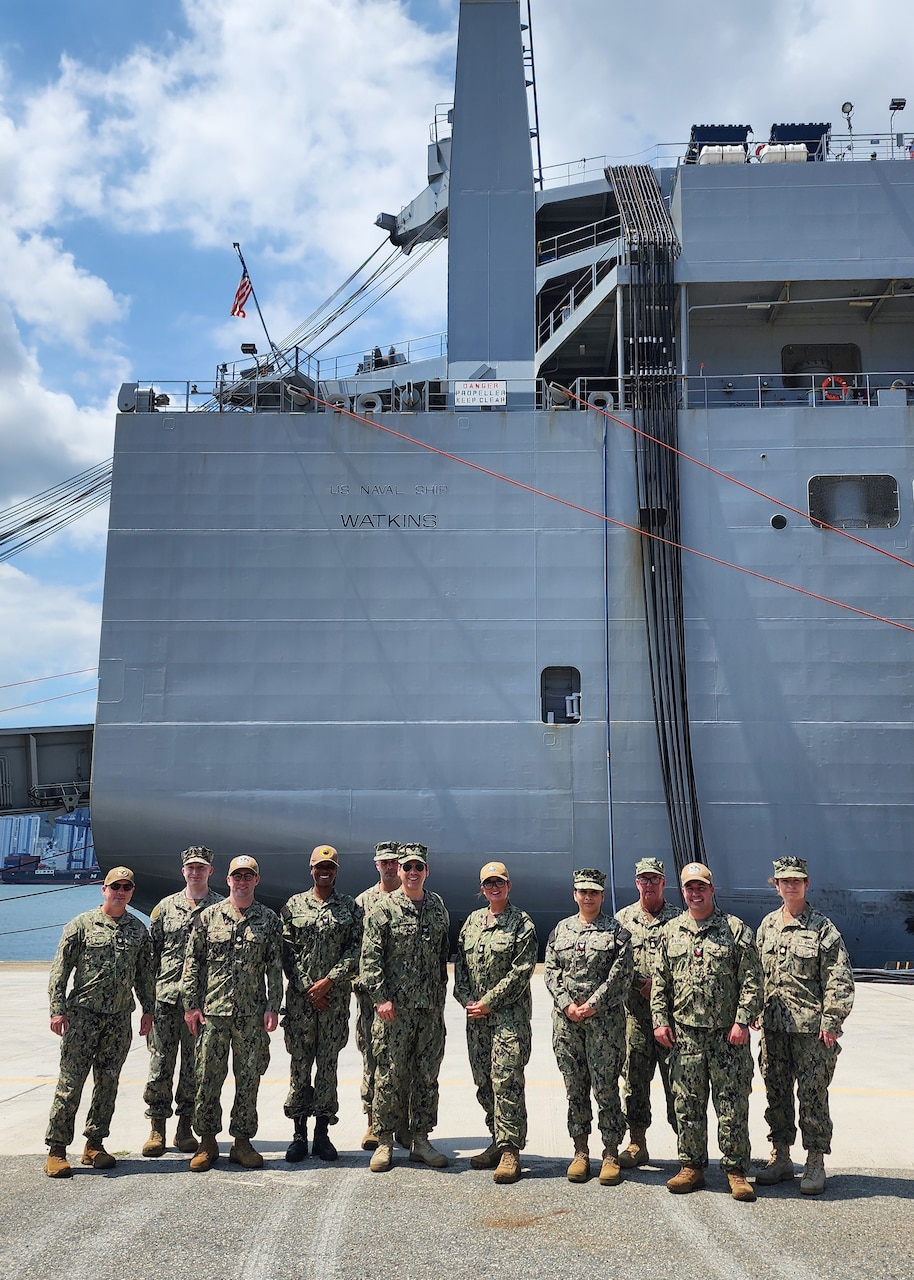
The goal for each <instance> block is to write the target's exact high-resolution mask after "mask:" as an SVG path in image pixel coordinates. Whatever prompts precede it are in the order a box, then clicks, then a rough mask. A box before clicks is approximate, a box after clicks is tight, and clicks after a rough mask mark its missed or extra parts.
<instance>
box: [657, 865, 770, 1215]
mask: <svg viewBox="0 0 914 1280" xmlns="http://www.w3.org/2000/svg"><path fill="white" fill-rule="evenodd" d="M682 885H683V891H684V894H685V900H686V910H685V911H684V912H683V913H682V915H680V916H677V917H676V919H675V920H671V921H670V922H669V923H668V924H666V925H664V928H663V940H662V942H661V945H660V948H659V950H658V953H657V964H656V967H655V970H654V981H653V985H652V988H651V1015H652V1017H653V1019H654V1035H655V1036H656V1038H657V1041H658V1043H659V1044H660V1045H661V1046H662V1047H663V1048H666V1049H672V1050H673V1052H672V1053H671V1054H670V1079H671V1081H672V1085H673V1098H674V1101H675V1105H676V1122H677V1128H678V1131H679V1159H680V1161H681V1163H682V1168H681V1169H680V1171H679V1173H677V1174H676V1175H675V1177H673V1178H670V1180H669V1182H667V1184H666V1185H667V1187H668V1188H669V1190H670V1191H672V1192H675V1193H680V1194H681V1193H684V1192H689V1191H696V1190H697V1189H698V1188H699V1187H703V1186H704V1185H705V1179H704V1169H705V1166H706V1165H707V1163H708V1088H709V1086H710V1090H711V1097H712V1100H713V1102H714V1109H715V1111H716V1112H717V1121H718V1126H717V1127H718V1144H719V1146H720V1150H721V1153H722V1157H723V1158H722V1159H721V1162H720V1163H721V1168H722V1169H723V1170H724V1172H725V1173H726V1175H727V1180H728V1182H729V1184H730V1192H731V1194H732V1196H733V1198H734V1200H744V1201H749V1200H754V1199H755V1192H754V1190H753V1189H752V1187H751V1186H750V1184H749V1183H748V1181H747V1180H746V1172H747V1170H748V1169H749V1093H750V1091H751V1089H752V1055H751V1052H750V1050H749V1024H750V1022H753V1021H754V1020H755V1018H756V1017H757V1016H758V1012H759V1009H760V1008H761V994H762V991H761V988H762V971H761V966H760V964H759V958H758V952H757V951H756V948H755V939H754V938H753V936H752V931H751V929H749V928H748V927H747V926H746V925H745V924H743V922H742V920H738V919H737V918H736V916H728V915H724V913H723V912H722V911H720V910H718V908H717V907H716V906H715V904H714V884H713V881H712V878H711V872H710V871H709V870H708V868H707V867H706V866H704V865H703V864H702V863H700V862H690V863H688V864H687V865H686V866H685V867H684V868H683V871H682Z"/></svg>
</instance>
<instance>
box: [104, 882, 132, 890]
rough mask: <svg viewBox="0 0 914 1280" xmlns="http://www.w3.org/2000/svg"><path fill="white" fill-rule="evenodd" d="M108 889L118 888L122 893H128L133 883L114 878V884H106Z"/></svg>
mask: <svg viewBox="0 0 914 1280" xmlns="http://www.w3.org/2000/svg"><path fill="white" fill-rule="evenodd" d="M108 888H109V889H120V890H121V892H122V893H130V891H131V890H132V889H133V888H134V885H132V884H131V883H130V881H129V880H116V881H115V882H114V884H109V885H108Z"/></svg>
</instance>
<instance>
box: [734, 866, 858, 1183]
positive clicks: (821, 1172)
mask: <svg viewBox="0 0 914 1280" xmlns="http://www.w3.org/2000/svg"><path fill="white" fill-rule="evenodd" d="M774 885H775V888H776V889H777V891H778V894H779V896H780V898H781V900H782V906H781V907H780V908H779V909H778V910H777V911H772V912H771V914H770V915H767V916H766V917H765V919H764V920H763V921H762V923H761V925H760V926H759V931H758V937H757V942H758V949H759V954H760V955H761V958H762V972H763V974H764V980H765V985H764V1006H763V1009H762V1015H761V1017H760V1019H759V1022H760V1024H761V1028H762V1047H761V1053H760V1055H759V1066H760V1067H761V1071H762V1078H763V1079H764V1081H765V1091H766V1093H767V1095H768V1106H767V1108H766V1111H765V1119H766V1120H767V1122H768V1128H769V1138H770V1140H771V1144H772V1150H771V1158H770V1159H769V1161H768V1164H767V1166H766V1167H765V1168H764V1169H762V1170H761V1171H760V1172H759V1173H758V1175H757V1176H756V1179H755V1180H756V1182H759V1183H761V1184H762V1185H764V1186H770V1185H771V1184H772V1183H775V1182H783V1181H786V1180H787V1179H789V1178H793V1176H794V1169H793V1160H792V1158H791V1155H790V1148H791V1146H792V1144H793V1142H794V1141H795V1139H796V1136H797V1126H796V1111H795V1109H794V1099H793V1090H794V1085H796V1090H797V1102H798V1104H799V1110H800V1132H801V1134H802V1137H803V1146H804V1148H805V1149H806V1169H805V1171H804V1173H803V1179H802V1181H801V1183H800V1190H801V1191H802V1192H803V1194H804V1195H811V1196H814V1195H819V1194H821V1192H823V1191H824V1190H825V1186H826V1178H825V1156H826V1155H828V1153H829V1152H830V1151H831V1135H832V1123H831V1116H830V1114H829V1110H828V1086H829V1085H830V1084H831V1079H832V1076H833V1075H834V1072H835V1065H836V1063H837V1061H838V1054H839V1053H840V1052H841V1047H840V1045H839V1044H838V1037H839V1036H840V1035H841V1028H842V1026H843V1025H844V1020H845V1018H846V1017H847V1015H848V1014H849V1013H850V1011H851V1009H852V1008H853V1004H854V975H853V972H852V971H851V962H850V958H849V957H848V954H847V949H846V948H845V946H844V942H843V940H842V938H841V935H840V933H839V932H838V930H837V929H836V928H835V926H834V925H833V924H832V922H831V921H830V920H829V919H828V918H827V917H826V916H823V915H822V914H821V913H820V912H818V911H816V909H815V908H814V907H811V906H810V905H809V903H808V902H807V901H806V891H807V889H808V887H809V874H808V871H807V867H806V862H805V860H804V859H803V858H796V857H785V858H778V860H777V861H776V862H775V864H774Z"/></svg>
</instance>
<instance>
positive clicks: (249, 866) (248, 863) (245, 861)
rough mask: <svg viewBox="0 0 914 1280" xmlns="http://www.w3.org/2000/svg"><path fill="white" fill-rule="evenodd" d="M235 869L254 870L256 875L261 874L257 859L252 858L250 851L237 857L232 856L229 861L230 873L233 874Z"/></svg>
mask: <svg viewBox="0 0 914 1280" xmlns="http://www.w3.org/2000/svg"><path fill="white" fill-rule="evenodd" d="M233 871H253V872H254V875H255V876H259V875H260V867H258V865H257V859H256V858H252V857H251V855H250V854H249V853H242V854H240V855H239V856H238V857H237V858H232V860H231V862H230V863H229V869H228V873H229V875H231V874H232V872H233Z"/></svg>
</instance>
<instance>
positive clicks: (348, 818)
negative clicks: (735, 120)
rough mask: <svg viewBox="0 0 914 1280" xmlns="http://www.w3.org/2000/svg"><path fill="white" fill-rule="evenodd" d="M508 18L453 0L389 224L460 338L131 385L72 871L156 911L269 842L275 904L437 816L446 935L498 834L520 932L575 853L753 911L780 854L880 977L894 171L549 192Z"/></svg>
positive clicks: (757, 156)
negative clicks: (704, 868) (313, 877)
mask: <svg viewBox="0 0 914 1280" xmlns="http://www.w3.org/2000/svg"><path fill="white" fill-rule="evenodd" d="M520 17H521V15H520V12H519V6H518V3H517V0H463V3H462V4H461V7H460V34H459V43H458V58H457V81H456V94H455V103H454V107H453V112H452V113H451V120H452V126H453V127H452V134H451V136H446V134H447V129H446V128H445V127H440V128H438V129H437V130H436V133H435V136H434V137H433V139H432V143H431V146H430V148H429V171H428V178H429V185H428V188H427V189H426V191H424V192H423V193H422V194H421V195H420V196H419V197H417V199H416V200H414V201H413V202H412V203H411V204H409V205H407V206H406V207H405V208H404V210H402V211H401V213H400V214H398V215H390V214H382V215H381V216H380V218H379V224H380V225H381V226H382V227H383V228H384V229H385V230H386V231H387V232H388V233H389V236H390V239H391V241H392V242H393V244H394V245H396V246H399V248H400V249H401V250H402V252H403V253H407V254H412V253H415V252H416V250H417V248H418V247H420V246H422V245H425V244H428V243H430V242H432V241H434V240H435V239H437V238H441V237H443V236H445V235H446V236H447V240H448V253H449V262H448V290H449V296H448V337H447V344H446V346H445V345H444V343H442V344H441V345H440V347H439V348H438V349H435V348H434V346H432V345H430V344H427V343H426V344H420V345H419V346H418V347H417V348H416V350H413V349H410V348H406V349H403V348H399V349H398V348H388V347H387V346H386V345H385V346H384V347H382V346H380V345H379V346H378V347H376V348H375V349H374V350H372V351H370V352H368V353H366V354H365V355H363V356H362V357H361V358H360V359H359V360H358V361H357V362H352V364H351V366H349V367H346V366H345V365H341V364H340V362H339V361H330V360H323V359H321V360H315V359H313V358H312V357H311V356H309V355H308V353H307V351H304V350H301V349H299V348H297V347H296V348H294V349H285V350H281V351H279V350H277V351H274V352H273V353H272V354H271V355H270V356H269V357H268V358H267V359H265V360H262V361H259V362H258V361H255V363H254V365H253V366H252V367H250V368H247V369H245V370H240V369H229V368H228V367H227V366H226V367H224V368H223V370H222V371H221V373H220V376H219V378H218V379H217V381H216V383H215V385H214V386H213V387H212V388H211V389H210V394H209V395H208V398H207V400H206V401H205V403H202V402H201V400H200V399H197V400H195V399H194V395H193V393H192V384H190V383H185V384H180V385H175V384H171V385H168V384H166V383H160V382H157V381H156V382H154V383H152V384H147V383H144V384H132V385H130V386H128V387H126V388H125V389H124V390H123V391H122V409H123V410H124V411H123V412H122V413H121V414H120V416H119V418H118V426H117V437H116V447H115V462H114V477H113V493H112V506H111V521H110V532H109V545H108V560H107V576H106V588H105V604H104V618H103V629H102V652H101V663H100V667H101V684H100V695H99V707H98V719H97V729H96V739H95V758H94V765H93V794H92V813H93V828H94V834H95V840H96V846H97V848H98V851H99V854H100V857H101V859H102V861H103V863H104V861H105V860H106V859H107V860H108V861H110V860H111V859H114V858H116V859H119V860H123V858H124V857H126V856H127V853H126V850H127V848H128V845H129V859H128V860H132V861H131V865H134V866H135V868H136V869H137V871H138V877H139V880H140V882H141V884H142V886H143V887H144V889H145V891H146V896H147V897H148V898H149V899H150V900H153V899H155V898H156V897H158V896H161V894H162V893H164V892H166V891H167V886H168V885H170V884H171V883H172V881H173V879H174V866H175V858H176V854H177V851H179V850H180V849H181V848H183V847H185V846H186V845H187V844H188V843H190V842H192V841H196V840H200V841H203V842H205V843H206V844H208V845H210V846H211V847H213V848H214V849H215V850H216V851H217V853H218V855H219V856H220V858H223V859H225V860H227V859H228V858H229V857H230V856H232V855H234V854H236V853H241V852H248V853H254V854H255V855H256V856H257V857H258V858H259V859H261V866H262V870H263V884H262V886H261V891H262V892H263V896H264V897H265V898H266V900H267V901H271V902H273V903H274V904H275V903H277V902H280V901H282V900H284V899H285V898H286V897H287V896H289V894H290V893H292V892H293V891H296V890H299V889H300V888H302V887H303V886H304V884H305V883H306V881H307V859H306V856H305V855H306V853H307V852H308V851H309V850H310V848H311V846H312V845H313V844H315V843H317V842H318V841H328V842H331V843H333V844H334V845H336V846H337V847H338V848H340V849H341V851H342V852H343V854H344V857H343V868H344V871H343V873H342V874H343V876H344V880H345V886H346V887H347V888H351V889H358V888H361V887H364V883H367V881H368V880H369V879H370V876H371V871H372V868H371V850H372V848H373V846H374V844H375V842H376V841H378V840H380V839H390V838H393V839H400V840H404V841H405V840H421V841H422V842H424V843H425V844H427V845H428V846H429V847H430V849H431V850H432V851H433V852H432V858H433V861H432V871H433V875H434V877H435V881H434V883H435V887H436V888H437V889H439V890H441V891H443V892H444V894H445V896H446V898H447V900H448V903H449V905H450V906H451V908H452V915H453V916H454V918H455V920H459V919H460V918H462V916H463V915H465V914H466V913H467V912H468V911H469V910H470V909H472V907H473V905H474V895H475V886H476V877H477V871H478V867H479V865H480V864H481V862H483V861H485V860H487V859H490V858H497V859H499V860H502V859H503V860H504V861H506V862H507V864H508V866H509V867H510V868H511V871H512V876H513V880H514V885H515V888H514V894H515V896H516V897H517V900H518V901H519V902H520V903H521V904H522V905H523V906H524V907H525V908H526V909H528V910H530V911H532V913H533V914H534V916H535V917H536V919H537V921H538V925H539V927H540V931H541V934H542V936H543V937H545V936H546V933H547V932H548V928H549V927H551V923H552V922H554V920H555V919H557V918H558V917H559V916H560V915H562V914H565V913H567V910H568V909H570V889H569V885H570V878H571V870H572V868H573V867H576V866H582V865H584V866H593V865H597V866H602V867H604V868H605V869H606V870H607V871H608V872H609V875H610V885H612V886H613V890H614V895H615V897H616V898H617V900H618V903H619V904H620V905H621V903H623V902H626V901H629V900H630V899H631V897H632V896H633V891H632V889H631V888H630V886H631V882H632V877H633V864H634V861H635V859H636V858H637V857H641V856H644V855H645V854H656V855H658V856H660V857H663V858H665V859H666V861H667V866H668V873H669V880H670V881H671V883H672V882H673V881H674V879H675V868H676V867H677V866H681V865H682V864H683V863H684V862H685V861H687V860H689V859H691V858H694V857H701V858H702V859H703V860H707V861H708V862H709V863H710V865H711V866H712V867H713V869H714V872H715V880H716V883H717V885H718V888H719V896H720V899H721V901H722V903H723V904H724V905H725V906H728V907H731V908H732V909H735V910H736V911H737V912H738V913H739V914H741V915H743V916H744V917H745V918H747V919H749V920H755V919H757V918H759V917H760V916H761V914H762V913H763V912H764V911H766V910H768V909H770V902H771V894H770V890H767V889H766V888H765V884H766V881H767V878H768V876H769V875H770V872H771V861H772V859H773V857H775V856H777V855H778V854H781V853H784V852H789V853H798V854H801V855H802V856H804V857H808V858H809V859H810V865H811V867H813V868H814V873H815V880H814V894H815V900H816V903H817V905H819V906H821V907H822V908H823V909H824V910H826V911H827V912H828V913H829V914H830V915H832V916H833V918H834V919H835V920H836V922H837V923H838V924H839V926H840V927H841V928H842V930H843V932H844V934H845V937H846V938H847V940H848V943H849V945H850V946H851V949H852V951H853V953H854V958H855V960H856V962H857V963H858V964H875V965H881V964H882V963H884V962H885V961H886V960H888V959H891V958H894V957H896V956H897V955H900V954H901V955H904V954H906V953H907V951H908V938H909V934H910V932H911V929H912V928H914V923H912V920H914V907H912V903H914V866H912V859H911V854H910V843H911V838H910V837H911V814H912V809H911V805H912V783H914V734H912V724H911V718H912V717H911V708H912V695H914V677H912V664H911V657H912V652H914V610H912V606H911V592H910V590H909V583H910V582H911V581H912V577H911V575H912V572H914V570H912V563H911V561H912V547H911V537H912V525H914V509H912V502H914V492H912V480H914V457H912V454H911V449H910V444H909V441H910V439H911V434H912V430H914V373H912V368H914V356H912V344H911V336H912V333H914V327H912V320H914V310H912V296H914V164H908V163H905V162H899V161H896V160H894V159H891V160H889V159H878V158H877V159H876V160H875V161H866V162H863V163H857V162H856V161H855V160H854V158H853V155H852V154H850V155H847V156H846V158H845V159H844V160H842V161H839V160H838V159H837V158H836V148H835V147H834V145H833V140H832V138H831V134H830V126H828V125H826V124H818V125H798V126H785V125H775V126H772V129H771V131H770V134H769V136H768V140H767V141H765V142H761V143H757V142H756V141H755V140H754V139H750V130H749V129H748V127H747V126H697V127H696V128H695V129H693V131H692V138H691V139H690V141H689V143H688V144H687V145H684V146H683V147H682V148H681V149H680V152H679V154H678V157H677V158H676V159H675V160H674V161H672V162H670V163H669V164H660V165H658V166H621V167H614V166H611V165H610V166H606V167H601V168H600V169H598V170H597V171H595V172H594V173H592V174H591V173H584V174H582V175H579V176H578V179H577V180H575V181H570V182H565V183H563V184H561V185H549V184H548V183H546V184H544V185H543V186H542V187H541V189H537V187H538V184H537V183H536V182H535V181H534V172H533V165H532V161H531V150H530V125H529V118H528V113H527V92H526V87H525V63H526V61H527V56H526V55H525V50H524V47H523V43H522V38H521V21H520ZM439 123H440V122H439ZM197 390H198V387H197V385H196V384H193V391H194V392H196V391H197ZM203 409H208V410H209V412H204V411H202V410H203ZM363 882H364V883H363Z"/></svg>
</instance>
